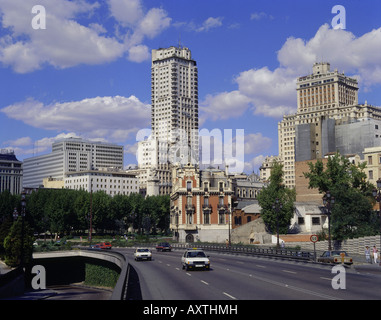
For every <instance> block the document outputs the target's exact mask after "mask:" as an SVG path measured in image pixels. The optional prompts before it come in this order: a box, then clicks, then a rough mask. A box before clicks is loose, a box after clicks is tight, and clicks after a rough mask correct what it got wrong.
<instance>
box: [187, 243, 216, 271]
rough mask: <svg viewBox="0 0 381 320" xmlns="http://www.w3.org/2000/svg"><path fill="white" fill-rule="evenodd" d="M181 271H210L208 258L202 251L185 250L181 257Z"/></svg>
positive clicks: (195, 249) (194, 249)
mask: <svg viewBox="0 0 381 320" xmlns="http://www.w3.org/2000/svg"><path fill="white" fill-rule="evenodd" d="M181 264H182V266H183V269H186V270H189V269H193V270H195V269H205V270H210V261H209V256H207V255H206V254H205V252H204V250H202V249H197V248H193V249H187V250H185V252H184V254H183V255H182V257H181Z"/></svg>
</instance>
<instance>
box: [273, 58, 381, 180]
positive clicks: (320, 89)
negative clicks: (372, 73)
mask: <svg viewBox="0 0 381 320" xmlns="http://www.w3.org/2000/svg"><path fill="white" fill-rule="evenodd" d="M312 71H313V72H312V74H311V75H308V76H302V77H299V78H298V79H297V83H296V85H297V88H296V91H297V105H298V108H297V112H296V113H294V114H290V115H284V116H283V120H282V121H281V122H279V123H278V141H279V157H280V159H281V161H282V162H283V170H284V182H285V185H286V186H287V187H294V186H295V161H303V160H313V159H321V158H323V157H324V156H325V154H326V153H328V152H332V151H336V150H339V151H340V152H348V150H351V152H354V151H356V152H358V150H360V149H361V148H364V147H371V146H374V145H375V144H376V142H374V141H373V140H372V139H370V138H369V139H367V141H366V142H367V143H366V144H362V145H361V148H360V147H358V148H357V149H356V150H355V149H353V148H351V149H345V150H344V149H343V148H341V147H340V143H339V142H340V141H339V140H340V139H338V136H339V138H340V137H342V136H343V133H341V131H343V130H344V129H346V131H345V132H349V131H348V129H347V128H346V126H347V125H351V128H353V130H354V129H355V123H356V122H360V121H365V120H369V119H374V120H375V121H376V120H377V121H378V120H379V119H381V118H380V115H381V114H380V112H381V110H380V109H379V108H377V107H373V106H369V105H367V103H365V104H364V105H360V104H358V82H357V80H356V79H355V78H351V77H348V76H346V75H345V74H344V73H340V72H338V71H337V70H334V71H331V70H330V64H329V63H326V62H322V63H315V64H314V65H313V68H312ZM367 124H369V125H373V126H376V127H377V124H373V123H372V124H371V123H370V122H369V121H368V122H367ZM356 126H358V127H359V128H360V129H361V130H362V131H364V130H365V129H363V125H361V124H358V125H356ZM368 127H369V126H368ZM368 131H369V130H368ZM356 132H357V133H356V134H360V131H356ZM369 132H370V131H369ZM369 134H370V133H369ZM335 135H336V139H335ZM375 136H377V133H376V135H375ZM346 138H347V139H349V138H350V136H348V135H347V137H346ZM345 141H347V140H345ZM341 144H343V143H341Z"/></svg>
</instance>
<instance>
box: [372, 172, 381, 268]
mask: <svg viewBox="0 0 381 320" xmlns="http://www.w3.org/2000/svg"><path fill="white" fill-rule="evenodd" d="M376 183H377V190H378V191H377V190H376V189H374V190H373V197H374V198H375V199H376V201H377V202H378V204H379V211H378V212H379V216H380V249H381V178H379V179H378V180H377V182H376ZM380 249H379V250H380ZM380 266H381V257H380Z"/></svg>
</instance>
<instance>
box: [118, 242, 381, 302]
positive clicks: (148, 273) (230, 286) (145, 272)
mask: <svg viewBox="0 0 381 320" xmlns="http://www.w3.org/2000/svg"><path fill="white" fill-rule="evenodd" d="M118 250H119V251H120V252H123V253H125V254H126V255H127V257H128V258H129V261H130V263H131V265H132V266H133V267H134V268H135V270H136V271H137V273H138V276H139V280H140V286H141V293H142V298H143V300H195V299H196V300H230V301H232V300H267V299H271V300H352V299H356V300H372V299H377V300H379V299H381V290H378V289H376V288H380V287H381V276H380V275H372V274H359V273H357V272H356V271H355V270H354V268H346V269H345V275H344V273H339V274H337V273H332V267H330V266H327V265H323V266H321V265H318V266H317V265H315V264H311V263H304V262H293V261H290V262H288V261H280V260H274V259H268V258H257V257H247V256H237V255H228V254H219V253H215V252H210V253H208V252H207V254H208V255H209V256H210V260H211V270H210V271H185V270H183V269H182V267H181V263H180V258H181V254H182V253H183V252H182V251H180V250H177V251H172V252H156V251H153V260H152V261H138V262H137V261H134V260H133V249H118ZM338 276H340V277H341V286H342V287H345V289H336V290H335V289H334V288H333V287H332V279H333V278H335V279H334V281H333V282H334V283H336V284H337V283H338V280H337V277H338Z"/></svg>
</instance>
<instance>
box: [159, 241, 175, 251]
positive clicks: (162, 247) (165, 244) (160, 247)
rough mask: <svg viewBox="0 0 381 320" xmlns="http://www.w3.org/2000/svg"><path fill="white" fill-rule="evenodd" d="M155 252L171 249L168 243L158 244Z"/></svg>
mask: <svg viewBox="0 0 381 320" xmlns="http://www.w3.org/2000/svg"><path fill="white" fill-rule="evenodd" d="M156 250H157V251H171V250H172V247H171V245H170V244H169V243H168V242H160V243H159V244H158V245H157V246H156Z"/></svg>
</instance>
